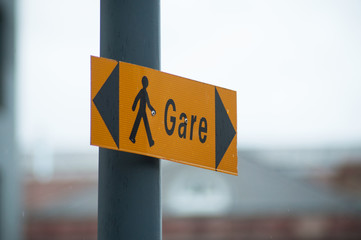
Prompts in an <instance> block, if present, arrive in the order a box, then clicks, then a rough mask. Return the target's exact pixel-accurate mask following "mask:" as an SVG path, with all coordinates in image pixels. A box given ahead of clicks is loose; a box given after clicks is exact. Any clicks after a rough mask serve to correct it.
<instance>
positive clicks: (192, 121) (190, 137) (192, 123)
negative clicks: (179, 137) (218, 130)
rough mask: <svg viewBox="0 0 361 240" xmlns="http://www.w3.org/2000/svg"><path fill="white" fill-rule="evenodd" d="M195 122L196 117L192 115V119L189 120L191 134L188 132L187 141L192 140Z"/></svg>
mask: <svg viewBox="0 0 361 240" xmlns="http://www.w3.org/2000/svg"><path fill="white" fill-rule="evenodd" d="M196 121H197V116H195V115H192V118H191V132H190V136H189V139H190V140H192V139H193V125H194V123H195V122H196Z"/></svg>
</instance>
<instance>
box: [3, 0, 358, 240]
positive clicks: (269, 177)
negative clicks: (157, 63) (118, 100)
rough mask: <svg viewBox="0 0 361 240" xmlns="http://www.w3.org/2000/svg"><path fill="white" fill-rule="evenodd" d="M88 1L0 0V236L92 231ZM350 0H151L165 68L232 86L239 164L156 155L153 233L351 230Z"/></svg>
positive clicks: (94, 21)
mask: <svg viewBox="0 0 361 240" xmlns="http://www.w3.org/2000/svg"><path fill="white" fill-rule="evenodd" d="M99 13H100V1H99V0H71V1H70V0H61V1H60V0H53V1H46V0H17V1H12V0H0V239H4V240H7V239H10V240H11V239H29V240H30V239H31V240H35V239H44V240H45V239H56V240H57V239H59V240H60V239H71V240H77V239H96V233H97V183H98V179H97V178H98V176H97V172H98V156H97V154H98V149H97V147H94V146H90V137H89V136H90V97H89V96H90V55H94V56H99V28H100V24H99V19H100V14H99ZM360 26H361V2H360V1H357V0H354V1H352V0H342V1H341V0H327V1H326V0H317V1H307V0H306V1H304V0H303V1H301V0H297V1H296V0H295V1H286V0H273V1H266V0H263V1H262V0H256V1H246V0H238V1H236V0H224V1H215V0H207V1H206V0H197V1H191V0H183V1H176V0H167V1H161V62H162V64H161V70H162V71H165V72H169V73H172V74H176V75H180V76H183V77H187V78H190V79H195V80H198V81H201V82H206V83H209V84H213V85H217V86H222V87H225V88H229V89H233V90H236V91H237V111H238V126H237V129H238V133H237V134H238V139H237V140H238V157H239V163H238V170H239V176H238V177H234V176H229V175H226V174H220V173H215V172H211V171H207V170H204V169H197V168H193V167H189V166H184V165H180V164H177V163H172V162H166V161H163V160H162V208H163V210H162V211H163V239H165V240H176V239H201V240H202V239H250V240H253V239H361V124H360V123H361V111H360V110H361V94H360V93H361V68H360V66H361V28H360Z"/></svg>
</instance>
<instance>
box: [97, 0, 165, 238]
mask: <svg viewBox="0 0 361 240" xmlns="http://www.w3.org/2000/svg"><path fill="white" fill-rule="evenodd" d="M159 11H160V3H159V0H101V6H100V56H101V57H106V58H110V59H114V60H118V61H124V62H129V63H133V64H137V65H141V66H145V67H150V68H153V69H157V70H159V65H160V57H159V52H160V41H159V38H160V15H159ZM114 101H117V99H114ZM130 108H131V106H130ZM120 114H122V113H120ZM159 161H160V160H159V159H155V158H151V157H145V156H141V155H136V154H131V153H126V152H119V151H114V150H109V149H104V148H99V184H98V240H109V239H127V240H128V239H149V240H153V239H154V240H160V239H161V232H162V231H161V203H160V189H161V188H160V162H159Z"/></svg>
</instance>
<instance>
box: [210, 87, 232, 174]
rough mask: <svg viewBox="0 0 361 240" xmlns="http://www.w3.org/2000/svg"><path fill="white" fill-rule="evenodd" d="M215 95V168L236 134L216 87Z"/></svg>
mask: <svg viewBox="0 0 361 240" xmlns="http://www.w3.org/2000/svg"><path fill="white" fill-rule="evenodd" d="M215 90H216V93H215V95H216V97H215V102H216V103H215V106H216V170H217V168H218V165H219V163H220V162H221V161H222V158H223V156H224V154H225V153H226V151H227V149H228V147H229V144H231V142H232V140H233V137H234V136H235V135H236V130H234V127H233V125H232V122H231V120H230V119H229V116H228V114H227V110H226V108H225V107H224V105H223V102H222V99H221V97H220V96H219V94H218V91H217V88H215Z"/></svg>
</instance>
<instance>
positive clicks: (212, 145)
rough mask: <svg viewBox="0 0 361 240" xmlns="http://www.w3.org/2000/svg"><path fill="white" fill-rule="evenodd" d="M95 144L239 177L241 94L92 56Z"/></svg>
mask: <svg viewBox="0 0 361 240" xmlns="http://www.w3.org/2000/svg"><path fill="white" fill-rule="evenodd" d="M91 144H92V145H96V146H99V147H103V148H108V149H113V150H118V151H125V152H131V153H136V154H142V155H146V156H151V157H155V158H161V159H167V160H171V161H174V162H179V163H184V164H188V165H192V166H196V167H202V168H206V169H210V170H215V171H219V172H224V173H229V174H233V175H237V108H236V92H235V91H232V90H228V89H224V88H221V87H216V86H212V85H209V84H205V83H201V82H197V81H193V80H190V79H186V78H183V77H179V76H175V75H172V74H168V73H164V72H161V71H157V70H154V69H150V68H146V67H142V66H138V65H134V64H130V63H125V62H118V61H115V60H111V59H106V58H99V57H91Z"/></svg>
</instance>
